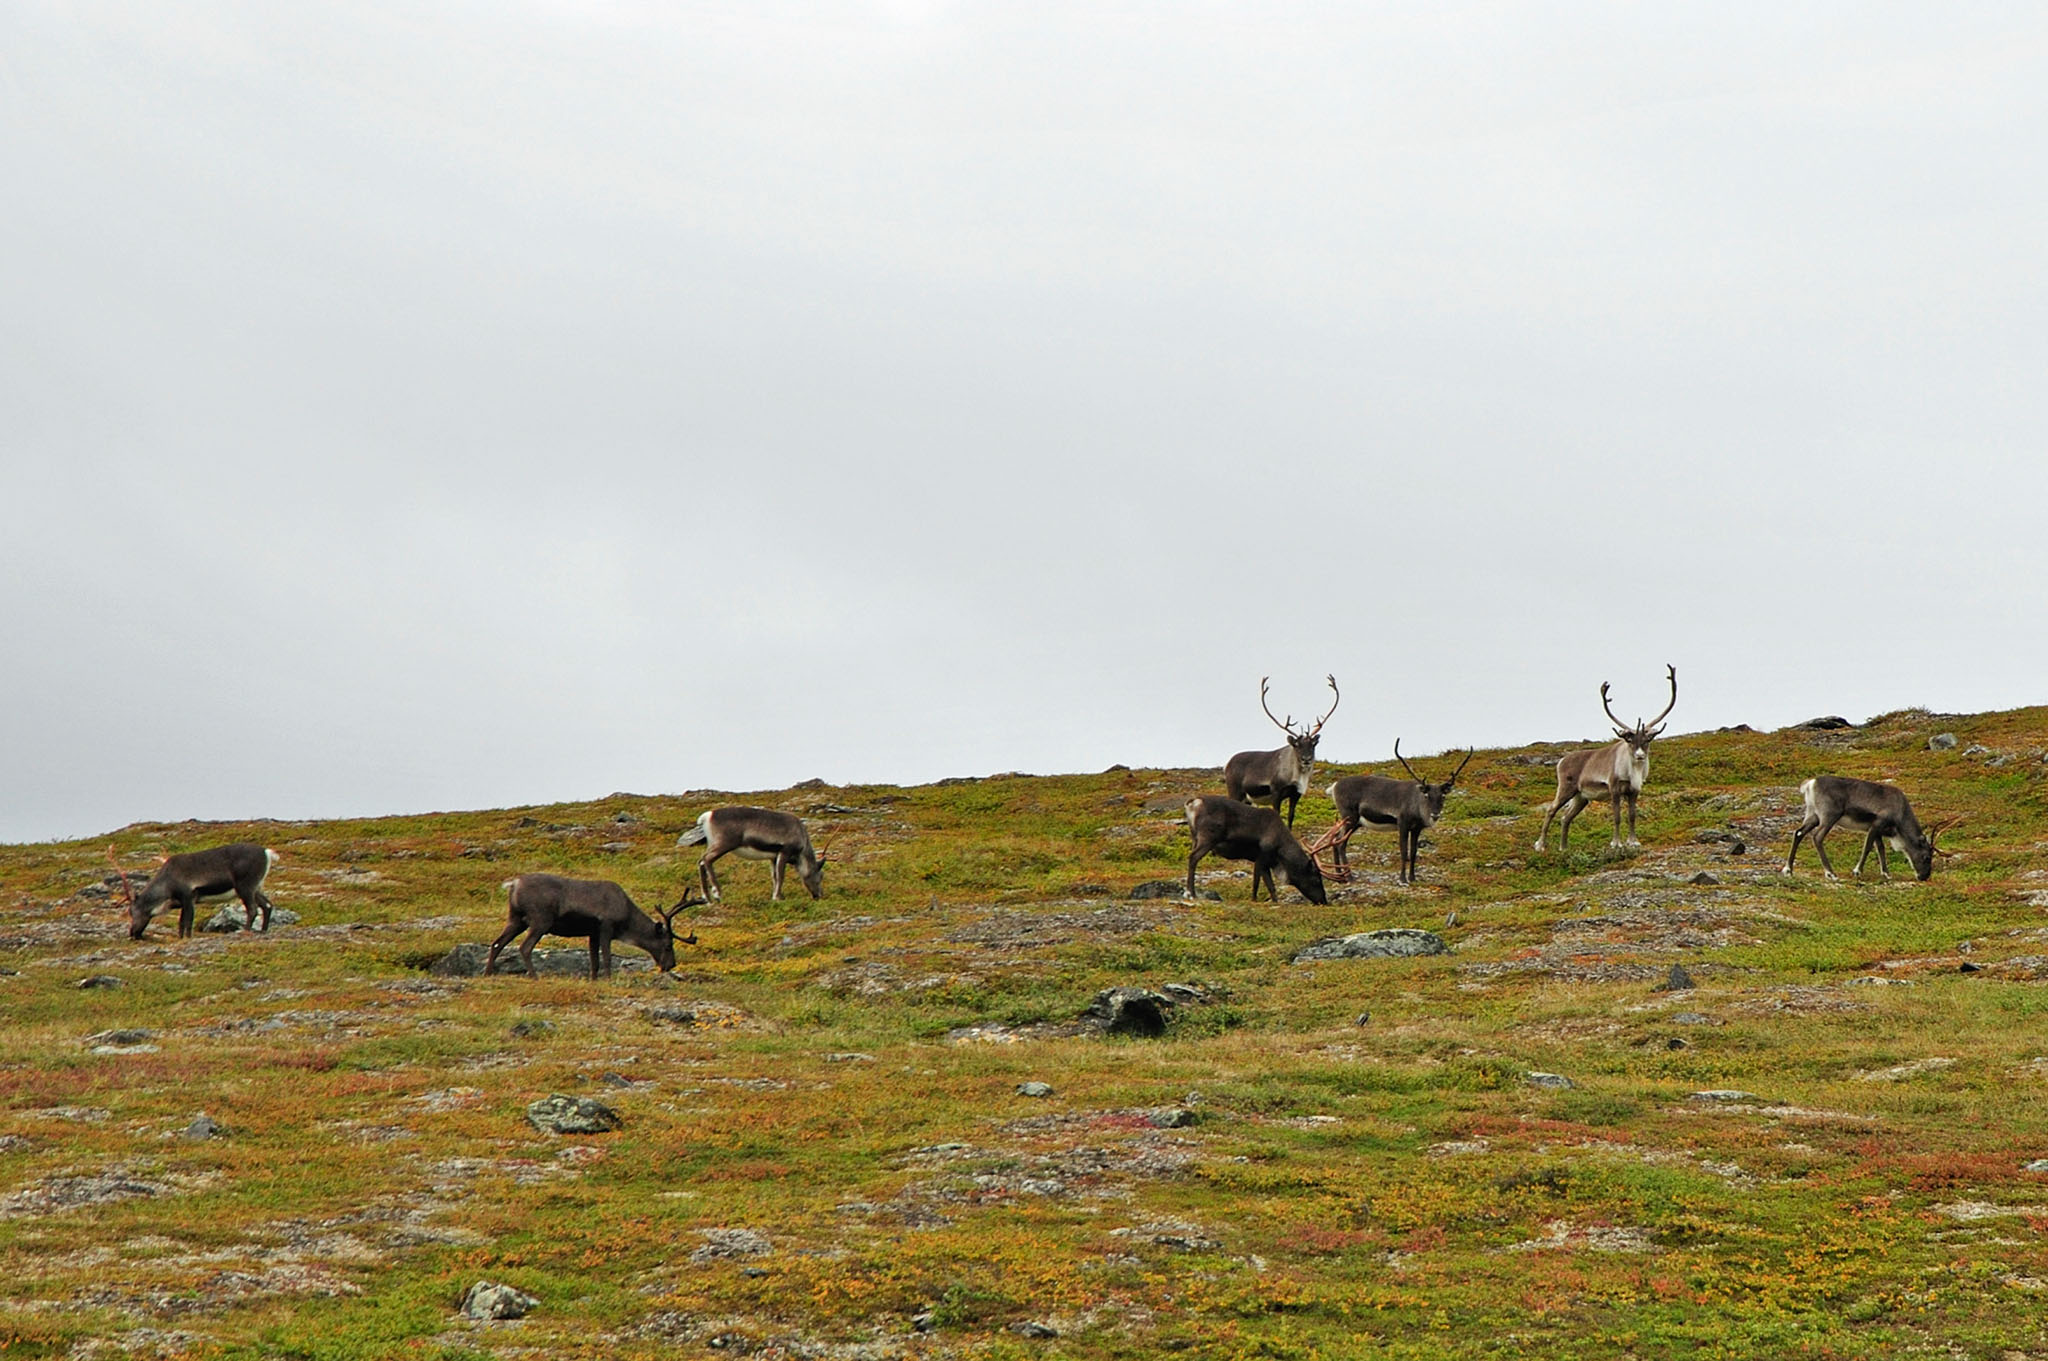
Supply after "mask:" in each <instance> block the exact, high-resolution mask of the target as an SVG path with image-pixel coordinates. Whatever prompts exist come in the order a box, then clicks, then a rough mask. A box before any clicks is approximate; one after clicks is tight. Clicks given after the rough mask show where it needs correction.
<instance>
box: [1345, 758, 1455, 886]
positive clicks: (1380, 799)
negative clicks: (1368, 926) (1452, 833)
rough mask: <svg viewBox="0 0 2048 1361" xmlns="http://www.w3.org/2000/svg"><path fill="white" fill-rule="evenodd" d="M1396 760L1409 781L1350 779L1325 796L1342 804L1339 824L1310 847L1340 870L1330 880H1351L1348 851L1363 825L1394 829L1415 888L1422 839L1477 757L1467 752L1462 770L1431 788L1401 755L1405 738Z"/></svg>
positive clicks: (1407, 880) (1404, 871)
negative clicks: (1468, 764) (1417, 861)
mask: <svg viewBox="0 0 2048 1361" xmlns="http://www.w3.org/2000/svg"><path fill="white" fill-rule="evenodd" d="M1394 759H1395V760H1396V761H1399V762H1400V763H1401V769H1403V770H1405V771H1407V772H1408V778H1407V779H1405V780H1396V779H1391V778H1389V777H1387V776H1385V775H1346V776H1345V777H1344V778H1343V779H1341V780H1339V781H1337V782H1336V783H1335V784H1333V785H1331V786H1330V787H1329V789H1328V790H1327V791H1325V792H1326V793H1328V794H1329V796H1330V802H1331V803H1334V804H1336V805H1337V821H1336V823H1335V824H1334V825H1333V826H1331V828H1330V830H1329V831H1327V832H1325V833H1323V835H1322V837H1321V838H1320V839H1319V840H1317V842H1316V844H1315V845H1313V846H1311V847H1309V853H1310V854H1312V855H1314V854H1319V853H1321V852H1322V851H1325V850H1327V851H1329V852H1330V853H1331V855H1330V858H1331V860H1332V862H1333V863H1334V864H1335V867H1336V868H1335V871H1334V873H1333V874H1332V875H1331V877H1332V878H1334V879H1336V880H1337V881H1338V882H1340V883H1343V882H1346V881H1348V880H1349V879H1350V878H1351V861H1350V859H1349V858H1348V857H1347V855H1346V853H1345V848H1346V847H1347V846H1349V845H1350V844H1351V838H1352V836H1353V835H1354V834H1356V833H1357V831H1358V827H1359V824H1360V823H1363V822H1370V823H1372V824H1373V825H1374V826H1376V827H1392V828H1393V829H1394V836H1395V838H1396V840H1397V842H1398V849H1399V854H1400V863H1401V882H1402V883H1404V884H1412V883H1414V882H1415V857H1416V856H1417V855H1418V854H1419V853H1420V852H1421V849H1422V834H1423V833H1424V832H1426V831H1428V830H1429V829H1430V828H1431V827H1434V826H1436V820H1437V818H1439V817H1440V816H1442V815H1443V811H1444V797H1445V796H1446V795H1448V794H1449V793H1450V792H1451V786H1452V785H1454V784H1456V783H1457V782H1458V777H1459V776H1460V775H1463V774H1464V773H1465V766H1466V763H1467V762H1469V761H1470V760H1471V759H1472V752H1471V751H1470V750H1467V751H1466V753H1465V760H1463V761H1460V762H1458V768H1457V769H1456V770H1454V771H1452V772H1451V774H1450V778H1449V779H1447V780H1445V781H1444V782H1443V783H1442V784H1431V783H1430V782H1429V781H1427V780H1425V779H1423V778H1422V777H1421V776H1420V775H1417V774H1416V773H1415V767H1414V766H1411V765H1409V764H1408V758H1407V757H1405V756H1403V755H1402V754H1401V739H1400V738H1398V737H1397V738H1395V739H1394Z"/></svg>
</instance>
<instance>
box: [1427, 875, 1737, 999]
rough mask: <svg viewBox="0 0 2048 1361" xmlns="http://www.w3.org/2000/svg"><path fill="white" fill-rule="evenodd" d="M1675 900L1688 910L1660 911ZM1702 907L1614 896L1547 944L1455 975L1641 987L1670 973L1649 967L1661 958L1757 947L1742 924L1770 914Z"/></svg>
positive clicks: (1678, 896)
mask: <svg viewBox="0 0 2048 1361" xmlns="http://www.w3.org/2000/svg"><path fill="white" fill-rule="evenodd" d="M1674 901H1678V902H1684V903H1686V904H1688V905H1686V906H1664V905H1663V904H1666V903H1671V902H1674ZM1698 903H1699V899H1698V896H1697V894H1693V895H1691V896H1686V895H1685V894H1684V893H1683V891H1681V890H1675V889H1662V890H1650V891H1638V892H1628V893H1616V894H1612V895H1609V896H1608V898H1607V899H1606V900H1605V903H1604V905H1605V906H1607V907H1608V908H1609V909H1610V910H1608V911H1605V912H1600V913H1595V914H1592V915H1587V916H1578V917H1564V918H1561V919H1559V920H1558V921H1557V922H1555V923H1553V924H1552V926H1551V938H1550V941H1549V942H1548V943H1547V944H1545V945H1540V946H1530V947H1527V948H1525V949H1523V950H1520V951H1517V952H1516V953H1515V954H1514V955H1512V956H1510V957H1509V958H1507V959H1504V960H1489V961H1480V962H1476V963H1471V964H1461V965H1459V966H1458V971H1459V972H1460V973H1461V974H1465V975H1467V976H1470V977H1474V978H1494V977H1499V976H1501V975H1504V974H1515V973H1543V974H1549V975H1551V976H1553V977H1556V978H1561V979H1565V980H1568V981H1572V982H1591V983H1613V982H1642V981H1645V980H1648V979H1652V978H1658V977H1661V976H1663V975H1664V973H1665V972H1666V971H1667V970H1668V968H1669V966H1668V964H1662V963H1655V962H1652V961H1654V960H1656V959H1657V958H1659V957H1669V956H1671V955H1676V954H1692V953H1698V952H1700V951H1704V950H1717V949H1726V948H1728V947H1730V946H1735V945H1754V944H1758V943H1759V941H1758V938H1757V937H1756V936H1754V935H1751V934H1750V933H1749V932H1747V931H1745V930H1743V929H1742V928H1741V927H1740V926H1738V925H1737V923H1738V922H1739V921H1740V920H1742V919H1743V918H1745V917H1754V916H1759V915H1767V914H1763V913H1757V912H1754V911H1752V910H1749V909H1745V908H1743V907H1740V906H1739V905H1736V904H1733V903H1724V902H1718V901H1717V902H1714V903H1712V904H1711V905H1707V906H1700V905H1697V904H1698ZM1468 944H1469V942H1468Z"/></svg>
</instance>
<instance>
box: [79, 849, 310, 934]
mask: <svg viewBox="0 0 2048 1361" xmlns="http://www.w3.org/2000/svg"><path fill="white" fill-rule="evenodd" d="M113 858H114V848H113V847H112V846H109V847H107V859H109V860H113ZM276 863H277V852H276V851H273V850H270V849H269V848H268V847H264V846H259V845H257V844H256V843H255V842H253V841H237V842H236V843H234V844H233V845H231V846H215V847H213V848H212V849H211V850H204V851H186V852H185V853H184V854H182V855H173V856H166V857H165V858H164V862H163V863H162V864H161V865H160V866H158V867H157V872H156V875H155V877H153V878H152V879H151V880H150V881H149V882H148V883H146V884H144V885H143V886H142V894H141V896H140V897H137V896H136V893H135V890H134V889H133V888H131V887H130V886H129V884H128V876H127V875H126V874H119V875H117V877H118V878H119V879H120V882H121V894H122V896H123V897H124V898H125V899H127V904H128V939H130V940H141V939H142V933H143V932H144V931H147V930H148V929H149V921H150V918H152V917H154V916H155V915H156V914H157V913H159V912H161V911H162V910H163V909H164V908H166V907H168V906H170V905H171V904H172V903H176V904H177V905H178V935H179V937H180V938H181V939H182V938H184V937H186V936H189V935H191V934H192V914H193V912H194V911H195V910H196V909H197V907H198V906H199V901H200V900H201V899H202V898H225V897H227V896H228V895H229V894H230V893H232V894H234V895H235V896H236V897H237V898H240V899H241V900H242V920H243V924H244V925H245V926H246V927H247V928H248V929H249V930H251V931H268V930H269V929H270V899H269V898H268V897H266V896H265V895H264V892H263V880H264V878H265V877H266V876H267V875H268V874H269V873H270V867H271V866H272V865H275V864H276ZM114 868H115V870H116V871H118V870H120V868H121V866H120V864H119V863H118V862H116V863H115V865H114ZM259 910H260V911H261V913H262V920H263V924H262V925H261V926H258V925H257V924H256V921H257V913H258V912H259Z"/></svg>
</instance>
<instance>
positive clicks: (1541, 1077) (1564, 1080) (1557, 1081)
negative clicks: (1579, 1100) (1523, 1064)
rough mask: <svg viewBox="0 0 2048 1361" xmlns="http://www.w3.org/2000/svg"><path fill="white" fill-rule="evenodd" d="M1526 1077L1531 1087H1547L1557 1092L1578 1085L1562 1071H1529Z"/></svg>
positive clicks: (1568, 1089)
mask: <svg viewBox="0 0 2048 1361" xmlns="http://www.w3.org/2000/svg"><path fill="white" fill-rule="evenodd" d="M1528 1079H1529V1085H1530V1086H1531V1087H1547V1088H1549V1089H1550V1090H1552V1091H1559V1092H1563V1091H1570V1090H1571V1089H1572V1088H1574V1087H1576V1086H1578V1085H1579V1084H1578V1083H1576V1082H1573V1081H1572V1080H1571V1079H1570V1078H1568V1077H1566V1076H1565V1075H1564V1074H1563V1073H1530V1074H1528Z"/></svg>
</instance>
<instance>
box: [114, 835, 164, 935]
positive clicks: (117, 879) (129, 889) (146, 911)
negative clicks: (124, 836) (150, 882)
mask: <svg viewBox="0 0 2048 1361" xmlns="http://www.w3.org/2000/svg"><path fill="white" fill-rule="evenodd" d="M107 863H108V864H109V865H112V866H113V867H114V885H115V887H116V888H117V889H118V890H119V891H120V894H121V901H122V905H123V906H125V907H126V908H127V909H128V939H130V940H141V939H142V933H143V932H145V931H147V930H148V929H149V919H150V918H151V917H154V916H155V915H156V900H155V899H152V898H151V896H150V894H149V891H148V890H147V889H145V890H143V896H142V898H140V899H138V898H136V896H135V887H134V885H132V884H130V883H129V882H128V871H126V870H124V869H122V868H121V862H120V861H119V860H116V859H115V858H114V848H113V847H112V846H109V847H107Z"/></svg>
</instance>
